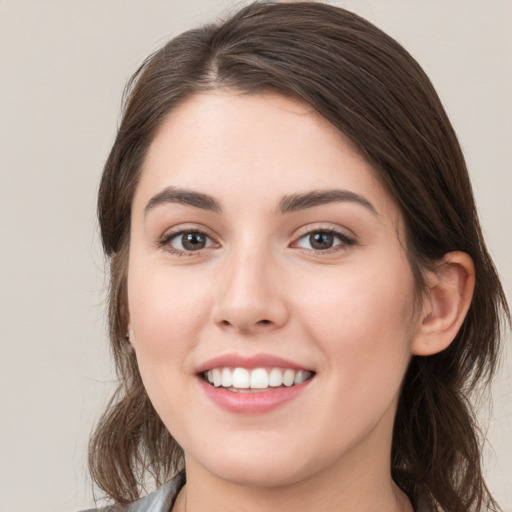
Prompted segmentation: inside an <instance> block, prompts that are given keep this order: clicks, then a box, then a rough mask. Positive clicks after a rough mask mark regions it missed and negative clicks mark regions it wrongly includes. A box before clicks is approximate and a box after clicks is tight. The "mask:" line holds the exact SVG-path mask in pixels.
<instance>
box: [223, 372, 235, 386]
mask: <svg viewBox="0 0 512 512" xmlns="http://www.w3.org/2000/svg"><path fill="white" fill-rule="evenodd" d="M232 385H233V374H232V373H231V370H230V369H229V368H223V369H222V384H221V386H222V387H223V388H230V387H231V386H232Z"/></svg>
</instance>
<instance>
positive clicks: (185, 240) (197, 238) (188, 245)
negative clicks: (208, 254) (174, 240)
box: [181, 232, 207, 251]
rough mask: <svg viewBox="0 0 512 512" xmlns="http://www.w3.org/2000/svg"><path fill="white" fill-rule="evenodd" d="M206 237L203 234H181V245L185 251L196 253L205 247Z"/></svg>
mask: <svg viewBox="0 0 512 512" xmlns="http://www.w3.org/2000/svg"><path fill="white" fill-rule="evenodd" d="M206 241H207V237H206V235H205V234H204V233H197V232H192V233H183V234H182V235H181V245H182V246H183V248H184V249H185V250H186V251H197V250H199V249H204V248H205V247H206Z"/></svg>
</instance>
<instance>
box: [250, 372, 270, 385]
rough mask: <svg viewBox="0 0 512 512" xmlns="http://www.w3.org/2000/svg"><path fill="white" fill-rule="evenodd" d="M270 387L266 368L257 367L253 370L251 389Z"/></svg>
mask: <svg viewBox="0 0 512 512" xmlns="http://www.w3.org/2000/svg"><path fill="white" fill-rule="evenodd" d="M265 388H268V373H267V370H265V368H256V369H255V370H253V371H252V372H251V389H265Z"/></svg>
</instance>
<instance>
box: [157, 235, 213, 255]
mask: <svg viewBox="0 0 512 512" xmlns="http://www.w3.org/2000/svg"><path fill="white" fill-rule="evenodd" d="M166 245H168V246H169V247H170V248H171V249H172V250H174V251H177V252H193V251H200V250H201V249H206V248H208V247H212V245H214V244H213V241H212V240H211V238H210V237H209V236H208V235H207V234H206V233H202V232H201V231H181V232H179V233H176V234H174V235H172V237H170V238H169V239H168V240H167V242H166Z"/></svg>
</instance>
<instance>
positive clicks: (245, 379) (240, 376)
mask: <svg viewBox="0 0 512 512" xmlns="http://www.w3.org/2000/svg"><path fill="white" fill-rule="evenodd" d="M250 378H251V376H250V375H249V371H248V370H246V369H245V368H235V369H234V370H233V381H232V382H233V383H232V386H233V387H234V388H240V389H247V388H249V387H251V381H250Z"/></svg>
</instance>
